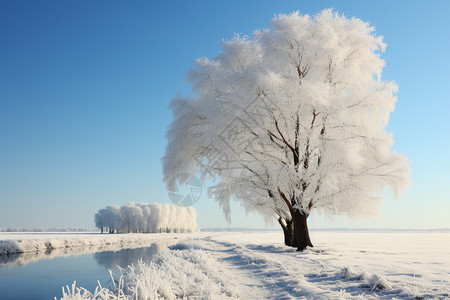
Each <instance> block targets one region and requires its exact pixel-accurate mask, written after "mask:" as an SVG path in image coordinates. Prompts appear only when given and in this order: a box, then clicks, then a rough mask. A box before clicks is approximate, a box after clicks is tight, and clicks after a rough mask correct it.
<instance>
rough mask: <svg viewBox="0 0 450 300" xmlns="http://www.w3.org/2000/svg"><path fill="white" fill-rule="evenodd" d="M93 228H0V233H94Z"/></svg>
mask: <svg viewBox="0 0 450 300" xmlns="http://www.w3.org/2000/svg"><path fill="white" fill-rule="evenodd" d="M94 230H95V229H94V228H83V227H63V228H17V227H13V228H0V232H81V231H83V232H86V231H94Z"/></svg>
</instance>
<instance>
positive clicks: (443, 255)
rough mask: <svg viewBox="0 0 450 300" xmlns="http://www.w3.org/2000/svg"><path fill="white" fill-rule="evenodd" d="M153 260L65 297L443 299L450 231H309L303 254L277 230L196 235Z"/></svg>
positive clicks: (449, 269) (449, 273) (449, 293)
mask: <svg viewBox="0 0 450 300" xmlns="http://www.w3.org/2000/svg"><path fill="white" fill-rule="evenodd" d="M196 235H197V236H196V237H192V236H191V237H189V238H188V239H183V240H180V242H179V243H178V244H176V245H174V246H171V247H170V251H166V252H163V253H161V254H160V255H159V257H158V258H157V259H156V260H154V261H153V262H140V263H139V264H137V265H135V266H133V267H129V268H127V269H125V270H123V271H122V274H121V276H120V274H116V275H115V276H114V278H115V279H116V284H115V286H112V287H107V288H105V287H98V289H97V290H96V291H95V292H94V293H93V294H91V293H89V292H87V291H84V290H83V289H82V288H81V289H79V288H77V287H76V285H74V286H72V287H68V288H67V289H66V290H65V295H64V297H63V298H64V299H92V298H95V299H116V298H120V299H124V298H125V299H126V298H130V299H135V298H138V299H144V298H147V299H154V298H162V297H163V298H166V299H176V298H196V299H197V298H208V299H217V298H219V299H220V298H241V299H264V298H266V299H275V298H276V299H302V298H304V299H312V298H314V299H353V298H354V299H373V298H382V299H393V298H395V299H410V298H417V299H428V298H436V299H446V298H449V297H450V288H449V287H450V233H449V232H412V233H404V232H383V233H376V232H368V233H363V232H317V231H313V232H311V236H312V240H313V243H315V247H314V248H311V249H308V250H307V251H305V252H296V251H295V250H294V249H291V248H288V247H285V246H283V244H282V243H281V241H282V234H281V233H279V232H263V233H261V232H247V233H223V232H220V233H218V232H215V233H197V234H196Z"/></svg>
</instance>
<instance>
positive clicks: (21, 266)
mask: <svg viewBox="0 0 450 300" xmlns="http://www.w3.org/2000/svg"><path fill="white" fill-rule="evenodd" d="M164 249H167V246H166V245H163V244H158V243H154V244H152V245H151V246H148V247H142V248H135V249H122V250H119V251H103V252H97V253H91V254H82V255H78V256H68V257H61V256H60V257H54V258H51V257H52V256H51V253H47V254H48V257H49V258H51V259H45V257H44V258H43V259H40V260H37V261H30V262H29V263H27V259H26V257H27V254H26V253H25V254H12V255H6V256H5V255H3V256H0V291H1V295H0V298H1V299H3V300H6V299H24V300H25V299H53V297H55V296H56V297H57V298H58V299H59V298H60V297H61V296H62V291H61V287H63V286H66V285H69V286H71V285H72V283H73V282H74V281H77V285H81V286H83V287H84V288H86V289H88V290H91V291H93V290H95V287H96V286H97V280H98V281H100V283H101V284H102V286H110V285H111V277H110V276H109V273H108V271H107V270H108V269H111V270H112V271H113V273H118V270H117V266H121V267H126V266H128V265H130V264H132V263H133V264H135V263H136V262H137V261H138V260H139V259H140V258H142V259H144V260H147V261H148V260H151V258H152V257H153V256H154V255H155V254H156V253H158V252H160V251H164ZM24 257H25V260H24V259H23V258H24Z"/></svg>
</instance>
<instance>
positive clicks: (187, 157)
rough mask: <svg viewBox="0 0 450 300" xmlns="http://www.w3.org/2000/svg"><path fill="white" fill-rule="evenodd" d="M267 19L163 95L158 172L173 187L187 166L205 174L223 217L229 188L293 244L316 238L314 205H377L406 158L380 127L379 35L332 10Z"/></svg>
mask: <svg viewBox="0 0 450 300" xmlns="http://www.w3.org/2000/svg"><path fill="white" fill-rule="evenodd" d="M271 24H272V29H270V30H269V29H265V30H258V31H255V32H254V33H253V35H252V37H247V36H235V37H234V38H233V39H231V40H228V41H224V42H223V43H222V45H221V47H222V52H221V53H220V54H219V55H218V56H217V57H215V58H213V59H207V58H202V59H199V60H197V61H196V66H195V68H194V69H193V70H191V71H190V72H189V74H188V80H189V82H190V84H191V85H192V89H193V94H194V96H193V97H192V98H183V97H181V96H180V97H177V98H175V99H174V100H173V101H172V104H171V109H172V111H173V114H174V121H173V123H172V124H171V125H170V127H169V128H168V132H167V137H168V145H167V148H166V153H165V156H164V158H163V168H164V176H165V178H164V179H165V182H166V183H167V184H168V186H169V188H172V186H171V185H173V184H174V182H175V180H174V178H176V177H177V176H178V175H179V174H183V173H189V172H190V173H194V172H199V173H200V174H201V175H202V177H203V178H204V179H205V178H206V179H208V178H213V179H214V181H213V182H214V185H213V186H211V187H210V188H209V192H210V195H211V196H212V197H213V198H214V199H215V200H217V201H218V202H219V204H220V205H221V207H222V209H223V211H224V213H225V215H226V217H227V218H228V219H229V218H230V199H232V198H233V199H236V200H238V201H240V203H241V204H242V205H243V206H244V207H245V209H246V210H248V211H256V212H259V213H261V214H262V215H263V216H264V217H265V218H266V219H267V220H269V219H271V218H273V217H275V218H276V219H277V220H278V222H279V223H280V225H281V227H282V228H283V231H284V233H285V243H286V245H290V246H293V247H297V248H298V249H299V250H301V249H304V248H306V247H307V246H312V243H311V241H310V238H309V233H308V227H307V218H308V216H309V215H310V213H311V211H313V210H315V211H318V212H320V213H322V212H323V213H329V214H333V215H335V214H346V215H348V216H350V217H354V216H364V215H371V214H374V213H375V212H376V211H377V208H378V207H379V206H380V204H381V202H382V200H383V199H382V198H381V196H380V194H381V193H382V192H383V190H385V189H386V188H387V187H390V188H391V190H392V191H393V192H394V194H395V196H396V197H398V196H399V195H400V193H401V191H402V190H403V189H404V188H405V187H406V186H407V185H408V183H409V180H408V178H409V167H408V162H407V159H406V157H404V156H402V155H400V154H397V153H395V152H393V151H392V150H391V146H392V144H393V139H392V135H391V134H390V133H389V132H387V131H386V125H387V122H388V119H389V115H390V113H391V112H392V111H393V109H394V106H395V103H396V100H397V96H396V92H397V85H396V84H395V83H393V82H388V81H384V80H382V79H381V71H382V68H383V66H384V61H383V60H382V59H381V58H380V53H381V52H382V51H384V49H385V46H386V45H385V44H384V43H383V41H382V37H379V36H377V35H375V33H374V29H373V28H372V27H370V26H369V24H368V23H365V22H363V21H361V20H359V19H356V18H352V19H348V18H346V17H344V16H341V15H338V14H336V13H334V12H332V11H331V10H324V11H322V12H321V13H319V14H317V15H315V16H312V17H311V16H308V15H300V14H299V13H298V12H294V13H292V14H290V15H284V14H283V15H278V16H276V17H275V18H274V19H273V20H272V23H271Z"/></svg>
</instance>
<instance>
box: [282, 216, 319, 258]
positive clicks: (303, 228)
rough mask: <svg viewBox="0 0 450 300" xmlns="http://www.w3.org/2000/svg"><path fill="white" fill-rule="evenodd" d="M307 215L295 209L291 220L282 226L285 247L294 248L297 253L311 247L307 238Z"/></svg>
mask: <svg viewBox="0 0 450 300" xmlns="http://www.w3.org/2000/svg"><path fill="white" fill-rule="evenodd" d="M308 216H309V215H307V214H304V213H302V212H301V211H299V210H297V209H295V211H294V215H293V216H292V220H286V226H282V228H283V232H284V243H285V244H286V246H291V247H296V248H297V250H298V251H302V250H304V249H306V247H307V246H309V247H313V244H312V243H311V240H310V238H309V231H308V224H307V219H308Z"/></svg>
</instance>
